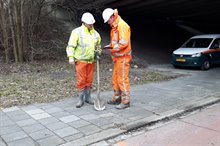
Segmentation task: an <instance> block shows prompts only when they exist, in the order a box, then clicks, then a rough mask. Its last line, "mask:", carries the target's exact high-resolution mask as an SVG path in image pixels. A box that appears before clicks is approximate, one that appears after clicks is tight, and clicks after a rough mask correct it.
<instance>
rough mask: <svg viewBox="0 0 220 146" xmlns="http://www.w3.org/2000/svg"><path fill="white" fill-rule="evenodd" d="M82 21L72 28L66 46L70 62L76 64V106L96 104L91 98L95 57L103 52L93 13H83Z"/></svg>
mask: <svg viewBox="0 0 220 146" xmlns="http://www.w3.org/2000/svg"><path fill="white" fill-rule="evenodd" d="M81 21H82V25H81V26H80V27H78V28H75V29H74V30H72V32H71V35H70V38H69V42H68V46H67V48H66V52H67V56H68V57H69V63H70V64H71V65H74V66H75V70H76V89H77V91H78V96H79V102H78V103H77V104H76V108H80V107H82V106H83V104H84V101H85V102H87V103H89V104H94V101H93V100H92V98H91V88H92V82H93V72H94V68H95V61H96V58H95V57H96V55H97V54H100V53H101V46H100V43H101V37H100V35H99V33H98V32H97V31H96V30H95V29H94V27H93V24H94V23H95V19H94V17H93V15H92V14H91V13H89V12H86V13H84V14H83V15H82V18H81Z"/></svg>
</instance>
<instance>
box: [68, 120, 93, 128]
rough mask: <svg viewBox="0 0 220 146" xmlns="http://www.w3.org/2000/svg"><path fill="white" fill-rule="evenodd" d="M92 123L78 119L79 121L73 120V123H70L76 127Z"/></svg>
mask: <svg viewBox="0 0 220 146" xmlns="http://www.w3.org/2000/svg"><path fill="white" fill-rule="evenodd" d="M89 124H91V123H89V122H87V121H85V120H77V121H74V122H71V123H68V125H70V126H72V127H74V128H80V127H83V126H86V125H89Z"/></svg>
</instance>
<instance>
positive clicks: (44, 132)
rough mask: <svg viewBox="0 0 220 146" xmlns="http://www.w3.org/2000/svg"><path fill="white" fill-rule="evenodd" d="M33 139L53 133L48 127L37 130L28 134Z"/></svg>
mask: <svg viewBox="0 0 220 146" xmlns="http://www.w3.org/2000/svg"><path fill="white" fill-rule="evenodd" d="M29 135H30V136H31V137H32V138H33V139H34V140H39V139H44V138H47V137H50V136H54V135H55V134H54V133H53V132H51V131H50V130H48V129H43V130H39V131H36V132H33V133H30V134H29Z"/></svg>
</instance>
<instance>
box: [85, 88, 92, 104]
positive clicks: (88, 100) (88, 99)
mask: <svg viewBox="0 0 220 146" xmlns="http://www.w3.org/2000/svg"><path fill="white" fill-rule="evenodd" d="M85 102H86V103H88V104H94V101H93V100H92V97H91V90H90V89H86V90H85Z"/></svg>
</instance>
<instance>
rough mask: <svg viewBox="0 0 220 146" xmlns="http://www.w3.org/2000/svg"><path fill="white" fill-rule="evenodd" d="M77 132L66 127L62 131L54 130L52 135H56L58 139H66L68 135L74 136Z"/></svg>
mask: <svg viewBox="0 0 220 146" xmlns="http://www.w3.org/2000/svg"><path fill="white" fill-rule="evenodd" d="M78 132H79V131H78V130H76V129H74V128H72V127H70V126H68V127H65V128H62V129H58V130H54V133H56V134H57V135H58V136H59V137H61V138H63V137H67V136H70V135H74V134H76V133H78Z"/></svg>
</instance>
